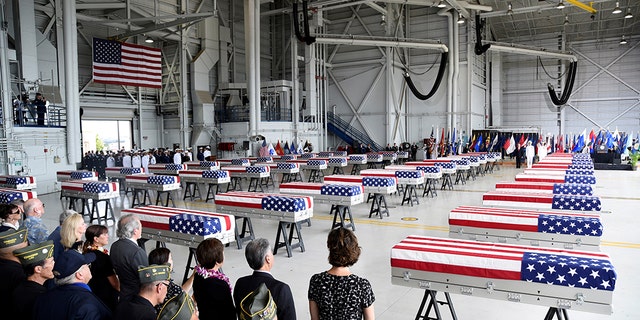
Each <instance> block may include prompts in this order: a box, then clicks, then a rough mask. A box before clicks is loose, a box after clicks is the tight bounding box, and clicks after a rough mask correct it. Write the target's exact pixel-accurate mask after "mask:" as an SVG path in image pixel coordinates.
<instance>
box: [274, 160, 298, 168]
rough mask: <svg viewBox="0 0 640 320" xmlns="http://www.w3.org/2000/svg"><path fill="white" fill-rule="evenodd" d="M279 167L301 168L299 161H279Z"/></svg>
mask: <svg viewBox="0 0 640 320" xmlns="http://www.w3.org/2000/svg"><path fill="white" fill-rule="evenodd" d="M277 168H278V169H281V170H287V169H295V168H300V165H299V164H297V163H287V162H278V164H277Z"/></svg>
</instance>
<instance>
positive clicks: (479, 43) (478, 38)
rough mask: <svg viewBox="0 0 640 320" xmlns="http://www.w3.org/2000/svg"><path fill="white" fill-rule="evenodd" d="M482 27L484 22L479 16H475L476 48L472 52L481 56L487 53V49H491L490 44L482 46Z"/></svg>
mask: <svg viewBox="0 0 640 320" xmlns="http://www.w3.org/2000/svg"><path fill="white" fill-rule="evenodd" d="M484 25H485V20H484V19H480V16H479V15H476V46H475V48H474V49H473V52H475V53H476V55H481V54H483V53H485V52H487V50H489V48H490V47H491V44H490V43H487V44H485V45H483V44H482V30H483V29H484Z"/></svg>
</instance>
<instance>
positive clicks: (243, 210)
mask: <svg viewBox="0 0 640 320" xmlns="http://www.w3.org/2000/svg"><path fill="white" fill-rule="evenodd" d="M215 203H216V208H217V209H218V210H219V211H223V212H228V213H232V214H234V215H235V216H238V217H249V218H262V219H271V220H278V221H285V222H299V221H305V220H307V219H309V218H311V217H313V198H312V197H308V196H292V195H284V194H271V193H257V192H241V191H239V192H227V193H219V194H216V196H215Z"/></svg>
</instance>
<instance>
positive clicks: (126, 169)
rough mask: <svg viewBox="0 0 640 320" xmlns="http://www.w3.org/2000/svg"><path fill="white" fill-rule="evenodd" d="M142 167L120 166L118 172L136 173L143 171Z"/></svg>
mask: <svg viewBox="0 0 640 320" xmlns="http://www.w3.org/2000/svg"><path fill="white" fill-rule="evenodd" d="M143 170H144V169H142V168H122V169H120V173H121V174H137V173H143Z"/></svg>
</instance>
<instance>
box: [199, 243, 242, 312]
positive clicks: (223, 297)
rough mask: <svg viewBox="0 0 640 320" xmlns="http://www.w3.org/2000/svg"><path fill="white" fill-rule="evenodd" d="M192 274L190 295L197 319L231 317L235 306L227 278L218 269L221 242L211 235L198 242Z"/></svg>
mask: <svg viewBox="0 0 640 320" xmlns="http://www.w3.org/2000/svg"><path fill="white" fill-rule="evenodd" d="M196 258H197V259H198V262H199V264H198V265H197V266H196V268H195V271H196V275H195V277H194V279H193V297H194V298H195V300H196V303H197V304H198V311H199V312H200V320H210V319H215V320H235V319H236V308H235V307H234V305H233V297H232V296H231V284H230V282H229V278H228V277H227V276H226V275H225V274H224V273H222V271H220V268H221V267H222V263H223V262H224V246H223V244H222V242H220V240H218V239H215V238H209V239H206V240H204V241H202V242H200V244H199V245H198V248H197V249H196Z"/></svg>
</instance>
